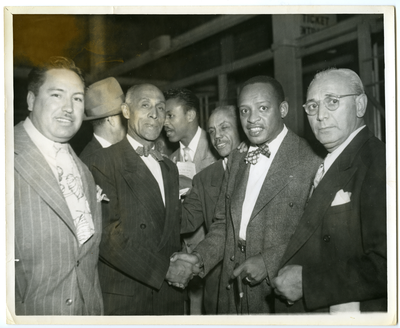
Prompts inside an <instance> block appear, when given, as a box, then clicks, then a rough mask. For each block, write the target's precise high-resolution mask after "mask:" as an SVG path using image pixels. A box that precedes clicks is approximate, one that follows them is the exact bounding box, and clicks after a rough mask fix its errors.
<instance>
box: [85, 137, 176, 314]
mask: <svg viewBox="0 0 400 328" xmlns="http://www.w3.org/2000/svg"><path fill="white" fill-rule="evenodd" d="M160 167H161V171H162V176H163V182H164V190H165V206H164V203H163V201H162V196H161V192H160V189H159V186H158V183H157V181H156V180H155V178H154V177H153V175H152V173H151V172H150V170H149V169H148V168H147V166H146V164H145V163H144V162H143V160H142V159H141V158H140V156H139V155H137V154H136V152H135V151H134V149H133V148H132V146H131V144H130V143H129V141H128V139H127V138H126V137H125V138H124V139H123V140H122V141H120V142H118V143H117V144H115V145H112V146H110V147H109V148H105V149H102V150H100V151H98V152H96V153H95V155H94V156H93V157H92V160H91V163H89V169H90V170H91V171H92V173H93V176H94V178H95V181H96V183H97V184H98V185H100V187H101V188H102V189H103V192H104V193H106V195H107V196H108V198H109V199H110V201H109V202H103V204H102V208H103V236H102V242H101V244H100V263H99V274H100V283H101V286H102V290H103V294H104V303H105V314H122V315H124V314H125V315H127V314H141V315H145V314H183V293H182V291H181V290H178V289H176V288H174V287H171V286H169V285H168V284H167V282H166V281H165V280H164V279H165V276H166V274H167V271H168V268H169V257H170V256H171V254H172V253H174V252H177V251H179V250H180V249H181V245H180V215H181V212H180V201H179V187H178V186H179V185H178V170H177V168H176V166H175V165H174V164H173V163H172V162H171V161H170V160H169V159H168V158H165V159H164V161H162V162H160ZM113 295H114V296H115V297H113ZM118 296H120V297H118ZM117 299H119V300H121V299H123V301H121V305H120V306H119V308H115V304H114V303H115V302H117V301H118V300H117ZM114 308H115V310H114ZM108 309H113V310H108Z"/></svg>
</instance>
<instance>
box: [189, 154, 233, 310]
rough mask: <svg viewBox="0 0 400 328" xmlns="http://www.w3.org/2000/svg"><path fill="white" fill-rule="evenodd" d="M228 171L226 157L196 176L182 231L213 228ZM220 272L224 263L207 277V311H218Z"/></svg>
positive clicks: (205, 291)
mask: <svg viewBox="0 0 400 328" xmlns="http://www.w3.org/2000/svg"><path fill="white" fill-rule="evenodd" d="M224 173H225V172H224V167H223V165H222V159H220V160H219V161H217V162H215V163H214V164H211V165H210V166H208V167H207V168H205V169H204V170H203V171H201V172H200V173H198V174H196V175H195V176H194V178H193V187H192V190H191V191H190V193H189V195H188V196H186V197H185V200H184V202H183V204H182V205H183V206H182V226H181V232H182V233H188V232H192V231H195V230H196V229H197V228H198V227H200V226H201V225H202V224H204V223H205V226H206V232H207V231H208V230H209V229H210V226H211V224H212V220H213V218H214V211H215V205H216V203H217V199H218V195H219V193H220V191H221V186H222V180H223V177H224ZM220 275H221V264H218V265H217V266H215V268H214V269H213V270H212V272H210V273H209V274H208V275H207V276H206V277H205V286H204V308H205V312H206V314H216V313H217V303H218V287H219V279H220Z"/></svg>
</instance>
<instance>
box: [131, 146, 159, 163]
mask: <svg viewBox="0 0 400 328" xmlns="http://www.w3.org/2000/svg"><path fill="white" fill-rule="evenodd" d="M135 151H136V153H137V154H138V155H139V156H144V157H147V156H149V155H151V156H152V157H153V158H154V159H155V160H156V161H159V162H160V161H163V160H164V159H163V156H162V155H161V153H160V152H159V151H158V150H155V149H150V148H149V147H148V146H144V147H137V148H136V150H135Z"/></svg>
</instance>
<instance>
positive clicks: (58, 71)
mask: <svg viewBox="0 0 400 328" xmlns="http://www.w3.org/2000/svg"><path fill="white" fill-rule="evenodd" d="M27 103H28V109H29V110H30V115H29V117H27V118H26V120H25V121H24V122H21V123H19V124H18V125H17V126H15V137H14V138H15V139H14V142H15V161H14V163H15V170H14V172H15V175H14V179H15V311H16V314H17V315H183V314H192V315H193V314H253V313H254V314H255V313H257V314H272V313H310V312H329V313H342V312H364V311H373V312H377V311H386V310H387V261H386V248H387V245H386V164H385V146H384V144H383V143H382V142H381V141H379V140H378V139H377V138H375V137H374V136H373V135H372V133H371V132H369V130H368V128H367V127H366V126H365V123H364V119H363V116H364V114H365V111H366V107H367V97H366V95H365V93H364V88H363V85H362V82H361V80H360V79H359V77H358V76H357V74H356V73H355V72H353V71H351V70H349V69H329V70H326V71H323V72H320V73H318V74H317V75H316V76H315V78H314V80H313V81H312V82H311V84H310V86H309V88H308V91H307V100H306V103H305V104H304V105H303V107H304V109H305V112H306V114H307V117H308V121H309V123H310V126H311V129H312V131H313V133H314V135H315V136H316V138H317V139H318V140H319V141H320V142H321V144H322V145H323V146H324V147H325V149H326V150H327V152H328V154H327V156H326V157H325V158H321V157H319V156H317V155H316V154H315V153H314V151H313V150H312V149H311V148H310V146H309V145H308V143H307V142H306V141H305V140H303V139H302V138H300V137H298V136H297V135H296V134H295V133H294V132H293V131H291V130H290V129H289V128H288V127H286V125H285V124H284V121H283V119H284V117H285V116H286V115H287V114H288V111H289V104H288V102H287V101H286V100H285V95H284V90H283V88H282V86H281V85H280V83H279V82H278V81H277V80H275V79H274V78H272V77H267V76H257V77H254V78H251V79H249V80H247V81H246V82H245V83H244V84H243V85H242V86H241V89H240V92H239V95H238V102H237V107H238V110H237V109H236V107H235V106H220V107H217V108H216V109H215V110H214V111H213V112H212V113H211V115H210V117H209V119H208V138H209V140H210V141H211V143H209V141H208V138H207V133H206V131H204V130H203V129H201V128H200V126H199V101H198V99H197V97H196V96H195V95H194V93H193V92H191V91H189V90H186V89H180V90H168V91H166V92H165V93H163V92H162V91H161V90H159V89H158V88H157V87H156V86H154V85H151V84H141V85H135V86H132V87H131V88H129V89H128V91H127V92H126V95H124V93H123V91H122V89H121V87H120V85H119V84H118V82H117V81H116V79H114V78H107V79H104V80H101V81H98V82H96V83H94V84H92V85H91V86H89V88H87V89H86V90H85V82H84V78H83V76H82V72H81V71H80V69H79V68H77V67H76V66H75V64H74V63H73V61H71V60H69V59H66V58H63V57H54V58H51V59H50V60H49V61H48V62H46V63H45V64H44V65H42V66H40V67H37V68H35V69H33V70H32V71H31V73H30V74H29V80H28V96H27ZM82 120H89V121H91V122H92V126H93V131H94V135H93V139H92V140H91V141H90V143H89V144H88V145H87V147H86V148H85V149H84V151H83V152H82V153H81V155H80V157H81V159H79V158H78V157H77V156H76V154H75V153H74V151H73V150H72V148H71V147H70V146H69V144H68V141H69V140H70V139H71V138H72V137H73V136H74V135H75V134H76V132H77V131H78V130H79V128H80V126H81V123H82ZM163 128H164V129H165V132H166V136H167V138H168V139H169V140H170V141H171V142H179V148H178V150H177V151H176V152H175V153H173V154H172V155H171V156H170V158H168V157H167V156H166V155H165V154H164V155H163V154H161V153H160V152H159V151H158V150H157V149H156V147H155V144H156V142H157V140H159V138H160V134H161V131H162V130H163ZM241 130H242V131H243V132H244V135H245V138H242V131H241ZM241 141H244V142H242V143H241ZM239 145H240V146H239ZM185 288H186V289H187V290H189V292H188V293H187V292H186V289H185Z"/></svg>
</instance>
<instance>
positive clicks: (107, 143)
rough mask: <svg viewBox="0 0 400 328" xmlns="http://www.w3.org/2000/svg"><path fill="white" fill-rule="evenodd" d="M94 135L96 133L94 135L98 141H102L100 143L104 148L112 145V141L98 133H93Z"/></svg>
mask: <svg viewBox="0 0 400 328" xmlns="http://www.w3.org/2000/svg"><path fill="white" fill-rule="evenodd" d="M93 135H94V137H95V138H96V139H97V141H98V142H99V143H100V145H101V146H102V147H103V148H108V147H110V146H111V145H112V143H111V142H109V141H108V140H106V139H104V138H102V137H100V136H98V135H97V134H96V133H93Z"/></svg>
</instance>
